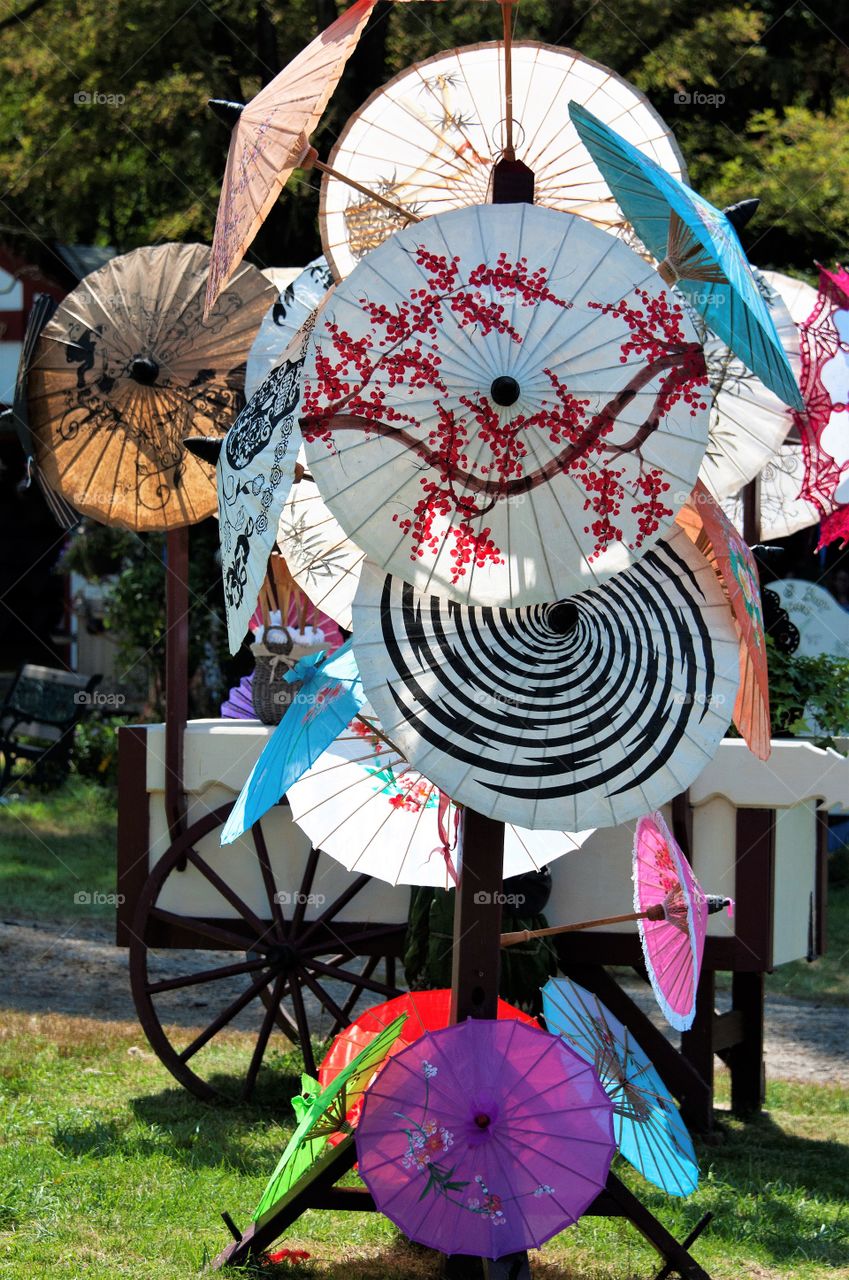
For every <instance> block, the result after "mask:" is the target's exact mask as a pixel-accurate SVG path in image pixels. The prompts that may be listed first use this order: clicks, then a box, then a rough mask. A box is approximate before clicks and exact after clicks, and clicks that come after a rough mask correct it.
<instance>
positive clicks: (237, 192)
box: [205, 0, 375, 314]
mask: <svg viewBox="0 0 849 1280" xmlns="http://www.w3.org/2000/svg"><path fill="white" fill-rule="evenodd" d="M374 5H375V0H354V3H353V4H352V5H351V6H350V8H348V9H346V10H345V11H344V13H342V14H340V16H339V17H338V18H337V19H336V21H335V22H332V23H331V24H330V26H329V27H328V28H327V29H326V30H325V31H322V32H320V33H319V35H317V36H316V38H315V39H314V40H312V41H311V42H310V43H309V44H308V45H307V46H306V48H305V49H302V50H301V52H300V53H299V54H298V55H297V57H295V58H293V59H292V61H291V62H290V63H289V64H288V66H285V67H284V68H283V70H282V71H281V72H280V73H279V75H276V76H275V77H274V79H273V80H272V81H271V82H270V84H267V85H266V86H265V88H264V89H261V90H260V92H259V93H258V94H257V96H256V97H255V98H253V99H252V100H251V101H250V102H249V103H248V104H247V106H245V107H240V106H239V104H233V107H234V115H235V117H236V121H235V124H234V126H233V132H232V136H231V138H230V151H229V154H228V156H227V167H226V169H225V171H224V182H223V184H222V187H221V197H220V199H219V203H218V215H217V217H216V219H215V234H214V237H213V241H212V260H211V263H210V268H209V283H208V286H207V291H206V304H205V308H206V313H207V314H208V313H209V311H210V310H211V309H212V307H213V305H214V304H215V300H216V298H217V297H218V295H219V293H220V292H221V291H222V289H223V288H224V287H225V286H226V284H227V282H228V280H229V279H230V277H231V276H232V274H233V272H234V271H235V269H236V267H237V265H238V263H239V262H241V260H242V257H243V256H244V254H245V251H246V250H247V248H248V246H249V245H250V243H251V241H252V240H253V239H254V236H255V235H256V234H257V232H258V231H259V229H260V227H261V226H262V224H263V222H264V221H265V219H266V217H267V216H268V214H269V212H270V211H271V208H272V207H273V205H274V204H275V202H276V200H277V197H278V196H279V195H280V192H281V191H282V190H283V188H284V187H285V185H286V183H287V182H288V180H289V178H290V176H291V174H292V173H293V172H294V170H295V169H296V168H297V166H298V165H300V164H303V163H304V161H305V160H306V159H307V157H308V155H309V153H310V143H309V136H310V134H311V133H312V131H313V130H314V129H315V127H316V125H317V124H318V122H319V120H320V119H321V116H322V114H323V112H324V108H325V107H326V106H327V103H328V102H329V101H330V98H331V96H332V94H333V91H334V89H335V88H336V86H337V84H338V83H339V77H340V76H341V75H342V72H343V70H344V69H345V63H346V62H347V61H348V58H349V57H350V56H351V54H352V53H353V51H354V49H355V48H356V46H357V41H358V40H359V38H360V33H361V32H362V29H363V27H364V26H365V24H366V22H367V21H368V18H369V15H370V14H371V11H372V9H373V8H374Z"/></svg>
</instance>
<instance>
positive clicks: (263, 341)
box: [245, 258, 333, 399]
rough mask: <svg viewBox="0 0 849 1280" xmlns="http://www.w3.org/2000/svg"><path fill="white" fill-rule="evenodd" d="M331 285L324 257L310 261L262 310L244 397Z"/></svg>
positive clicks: (270, 367) (273, 365) (278, 357)
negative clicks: (265, 309) (270, 303)
mask: <svg viewBox="0 0 849 1280" xmlns="http://www.w3.org/2000/svg"><path fill="white" fill-rule="evenodd" d="M332 284H333V277H332V276H331V274H330V269H329V267H328V265H327V262H326V261H325V259H324V258H314V259H313V260H312V262H309V263H307V265H306V266H305V267H304V269H303V271H301V272H299V274H298V275H296V276H295V279H294V280H290V281H289V282H288V283H287V284H286V286H285V288H283V289H282V290H281V293H280V296H279V297H278V299H277V301H276V302H274V303H272V305H271V306H270V307H269V308H268V310H267V311H266V313H265V315H264V317H263V320H262V324H261V325H260V326H259V332H258V333H257V335H256V337H255V338H254V340H253V342H252V344H251V349H250V351H249V352H248V367H247V372H246V373H245V395H246V396H247V397H248V398H249V399H250V397H251V396H252V395H253V394H254V392H255V391H258V390H259V388H260V386H261V384H262V383H263V382H264V381H265V379H266V378H267V377H268V375H269V374H270V373H271V372H272V370H273V369H274V368H276V366H277V365H278V364H279V363H280V361H281V359H282V358H283V354H284V352H285V350H286V348H287V347H288V345H289V343H290V342H291V341H292V339H293V338H294V337H295V335H296V334H297V332H298V330H299V329H300V328H301V327H302V326H303V325H304V324H305V323H306V321H307V320H308V319H309V318H310V316H311V315H312V313H313V311H315V309H316V307H317V306H319V305H320V303H321V302H322V301H323V299H324V295H325V294H326V293H327V290H328V289H329V288H330V286H331V285H332Z"/></svg>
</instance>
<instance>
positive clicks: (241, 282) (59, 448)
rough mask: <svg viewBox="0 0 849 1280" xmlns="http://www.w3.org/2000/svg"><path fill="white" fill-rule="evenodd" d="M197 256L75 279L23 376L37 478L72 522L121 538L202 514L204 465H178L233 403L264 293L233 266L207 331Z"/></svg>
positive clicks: (232, 411) (195, 248)
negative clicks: (120, 530)
mask: <svg viewBox="0 0 849 1280" xmlns="http://www.w3.org/2000/svg"><path fill="white" fill-rule="evenodd" d="M208 265H209V250H208V249H205V248H204V247H203V246H202V245H197V244H186V245H181V244H166V245H158V246H156V247H153V248H143V249H135V250H133V252H132V253H127V254H124V255H122V256H121V257H118V258H113V259H112V260H111V261H110V262H108V263H107V264H106V266H104V267H102V268H101V269H100V270H98V271H95V272H93V273H92V274H91V275H90V276H87V277H86V278H85V280H83V282H82V284H80V285H79V286H78V287H77V288H76V289H75V290H74V291H73V292H72V293H70V294H69V295H68V296H67V298H65V300H64V302H62V303H61V305H60V306H59V308H58V310H57V311H56V314H55V315H54V317H53V319H52V320H51V321H50V322H49V324H48V325H47V326H46V328H45V329H44V331H43V333H42V336H41V339H40V341H39V344H38V347H37V350H36V354H35V357H34V359H33V364H32V367H31V371H30V398H29V406H30V415H31V425H32V431H33V435H34V437H35V442H36V453H37V458H38V464H39V468H40V470H41V471H42V473H43V475H44V479H45V481H46V483H47V484H48V485H50V487H51V488H53V489H55V490H57V491H58V492H60V493H61V494H63V495H64V497H65V498H66V499H67V500H68V501H69V502H70V503H72V504H73V506H74V507H76V508H77V510H79V511H80V512H82V513H83V514H84V515H90V516H94V517H95V518H96V519H99V520H102V521H104V522H105V523H108V524H117V525H123V526H124V527H126V528H130V529H134V530H145V531H150V530H165V529H175V528H178V527H180V526H184V525H188V524H194V523H196V522H197V521H199V520H202V519H204V518H205V517H207V516H210V515H212V514H213V513H214V511H215V485H214V483H213V480H212V473H211V471H210V468H209V466H208V465H207V464H206V463H204V462H201V461H200V460H198V459H197V458H195V457H194V456H192V455H191V454H189V453H187V452H186V450H185V449H184V440H185V438H186V437H187V436H190V435H206V436H210V435H214V434H217V433H220V432H221V430H222V428H223V426H224V424H225V423H226V422H228V421H231V420H232V419H233V417H234V416H235V415H236V413H237V412H238V411H239V409H240V408H241V406H242V404H243V403H244V400H243V396H242V386H243V384H244V375H245V360H246V358H247V353H248V350H249V348H250V344H251V342H252V340H253V337H254V335H255V333H256V331H257V328H258V327H259V324H260V321H261V319H262V316H263V314H264V312H265V309H266V307H267V306H268V302H269V300H270V298H271V297H273V293H274V291H273V289H272V287H271V285H270V284H269V283H268V281H267V280H265V278H264V277H263V276H262V275H261V274H260V272H259V271H257V270H256V269H255V268H254V267H248V266H245V267H242V268H241V269H240V271H239V272H238V274H237V275H236V276H235V277H234V278H233V281H232V283H231V285H230V287H229V288H228V289H227V291H226V293H224V294H223V295H222V296H221V299H220V301H219V303H218V305H217V306H216V308H215V310H214V311H213V312H212V313H211V315H210V316H209V318H208V319H207V320H204V319H203V318H202V315H201V302H202V298H201V295H202V290H203V285H204V281H205V279H206V273H207V269H208Z"/></svg>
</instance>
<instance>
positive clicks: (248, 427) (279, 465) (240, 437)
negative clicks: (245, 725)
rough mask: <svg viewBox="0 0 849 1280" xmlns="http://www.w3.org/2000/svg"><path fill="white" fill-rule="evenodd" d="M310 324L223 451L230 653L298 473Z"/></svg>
mask: <svg viewBox="0 0 849 1280" xmlns="http://www.w3.org/2000/svg"><path fill="white" fill-rule="evenodd" d="M311 329H312V318H309V319H308V320H307V322H306V324H305V325H304V328H303V329H301V330H300V331H299V332H298V333H297V334H296V335H295V337H294V338H293V339H292V341H291V342H290V344H289V346H288V348H287V349H286V352H285V354H284V355H283V356H282V358H281V359H280V361H279V363H278V364H277V365H276V366H275V368H274V369H272V371H271V373H270V374H269V375H268V377H267V378H266V379H265V381H264V382H263V383H262V384H261V386H260V388H259V390H258V391H256V392H254V394H253V396H252V397H251V399H250V400H249V401H248V403H247V404H246V405H245V407H244V409H243V410H242V412H241V413H240V414H239V416H238V418H237V419H236V421H235V422H234V423H233V425H232V427H231V428H230V430H229V431H228V432H227V436H226V438H225V440H224V445H223V447H222V449H221V452H220V454H219V455H218V464H217V467H216V478H217V485H218V536H219V539H220V542H221V574H222V577H223V580H224V604H225V609H226V613H227V638H228V641H229V645H230V652H231V653H236V652H237V650H238V649H239V647H240V645H241V644H242V641H243V640H244V638H245V632H246V631H247V630H248V627H249V626H250V621H251V618H252V616H253V613H254V610H255V609H256V602H257V596H258V595H259V590H260V587H261V586H262V584H263V581H264V579H265V573H266V567H267V564H268V557H269V555H270V554H271V549H272V547H273V546H274V542H275V538H276V536H277V520H278V517H279V514H280V509H281V507H282V506H283V503H284V501H285V499H286V495H287V493H288V492H289V489H290V487H291V485H292V481H293V480H294V478H295V463H296V460H297V457H298V450H299V449H300V446H301V433H300V431H299V429H298V409H299V406H300V403H301V390H302V374H303V366H304V356H305V355H306V350H307V344H308V342H309V335H310V332H311Z"/></svg>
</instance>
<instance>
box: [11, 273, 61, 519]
mask: <svg viewBox="0 0 849 1280" xmlns="http://www.w3.org/2000/svg"><path fill="white" fill-rule="evenodd" d="M56 306H57V304H56V300H55V299H54V298H51V297H50V295H49V294H46V293H37V294H36V295H35V297H34V298H33V301H32V306H31V307H30V310H29V315H28V316H27V323H26V328H25V330H24V340H23V342H22V343H21V354H20V359H19V360H18V368H17V371H16V374H15V391H14V397H13V400H12V407H11V409H6V410H4V411H2V412H0V418H3V417H6V416H7V415H8V416H10V417H11V419H12V425H13V426H14V428H15V434H16V436H17V437H18V443H19V444H20V446H21V449H22V450H23V454H24V458H25V459H26V475H25V478H24V480H23V486H24V487H25V488H27V489H28V488H29V486H30V485H31V484H32V478H33V474H35V479H36V482H37V484H38V487H39V489H40V490H41V494H42V497H43V498H44V501H45V502H46V503H47V505H48V507H49V508H50V512H51V514H52V515H53V517H54V519H55V520H56V523H57V524H58V525H60V526H61V528H63V529H68V530H70V529H73V528H75V527H76V526H77V525H78V524H79V522H80V515H79V513H78V512H77V511H75V510H74V508H73V507H72V506H71V505H70V503H68V502H66V501H65V499H64V498H63V497H62V495H61V494H59V493H54V492H53V490H52V489H51V488H50V485H48V484H46V483H45V481H44V477H43V476H42V474H41V472H40V471H39V469H38V467H37V465H36V461H35V441H34V440H33V438H32V431H31V430H30V424H29V404H28V394H29V370H30V364H31V362H32V358H33V356H34V354H35V350H36V347H37V345H38V339H39V337H40V336H41V331H42V329H43V328H44V326H45V325H46V324H47V321H48V320H49V319H50V317H51V316H52V315H53V313H54V311H55V310H56Z"/></svg>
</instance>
